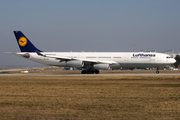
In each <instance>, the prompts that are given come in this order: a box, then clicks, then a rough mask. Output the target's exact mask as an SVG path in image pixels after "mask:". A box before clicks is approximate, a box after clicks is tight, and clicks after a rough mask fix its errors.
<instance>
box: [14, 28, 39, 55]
mask: <svg viewBox="0 0 180 120" xmlns="http://www.w3.org/2000/svg"><path fill="white" fill-rule="evenodd" d="M14 35H15V36H16V40H17V43H18V45H19V48H20V50H21V52H36V51H38V52H42V51H41V50H39V49H37V48H36V47H35V46H34V45H33V44H32V43H31V42H30V41H29V40H28V38H27V37H26V36H25V35H24V34H23V33H22V32H21V31H14Z"/></svg>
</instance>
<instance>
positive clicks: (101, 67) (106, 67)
mask: <svg viewBox="0 0 180 120" xmlns="http://www.w3.org/2000/svg"><path fill="white" fill-rule="evenodd" d="M93 67H94V69H97V70H109V69H110V66H109V64H95V65H94V66H93Z"/></svg>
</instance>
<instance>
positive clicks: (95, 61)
mask: <svg viewBox="0 0 180 120" xmlns="http://www.w3.org/2000/svg"><path fill="white" fill-rule="evenodd" d="M36 53H37V54H38V55H40V56H44V57H49V58H56V59H59V60H61V61H71V60H80V61H83V62H87V63H88V62H89V63H106V64H118V63H117V62H114V61H98V60H91V59H81V58H70V57H65V56H55V55H43V54H42V53H40V52H38V51H36Z"/></svg>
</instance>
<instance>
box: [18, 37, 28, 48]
mask: <svg viewBox="0 0 180 120" xmlns="http://www.w3.org/2000/svg"><path fill="white" fill-rule="evenodd" d="M18 42H19V45H20V46H21V47H24V46H25V45H26V44H27V39H26V38H25V37H20V38H19V41H18Z"/></svg>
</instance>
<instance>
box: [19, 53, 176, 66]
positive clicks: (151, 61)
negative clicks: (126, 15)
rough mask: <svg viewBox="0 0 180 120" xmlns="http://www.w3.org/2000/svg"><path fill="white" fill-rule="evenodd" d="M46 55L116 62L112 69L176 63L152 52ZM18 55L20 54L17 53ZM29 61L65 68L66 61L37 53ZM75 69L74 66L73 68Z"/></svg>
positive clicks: (166, 56) (161, 54) (164, 55)
mask: <svg viewBox="0 0 180 120" xmlns="http://www.w3.org/2000/svg"><path fill="white" fill-rule="evenodd" d="M42 53H43V54H44V55H52V56H53V55H54V56H64V57H69V58H75V59H88V60H97V61H114V62H116V63H117V64H111V65H110V67H111V68H114V69H120V67H162V66H167V65H170V64H174V63H175V59H173V58H171V57H170V56H169V55H167V54H163V53H151V52H42ZM17 54H18V53H17ZM20 54H24V53H23V52H21V53H19V56H21V55H20ZM29 54H30V57H29V58H28V59H29V60H32V61H35V62H38V63H42V64H46V65H52V66H60V67H65V66H67V65H66V61H60V60H59V59H56V58H48V57H44V56H39V55H37V54H36V53H34V52H33V53H29ZM72 67H73V66H72Z"/></svg>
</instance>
